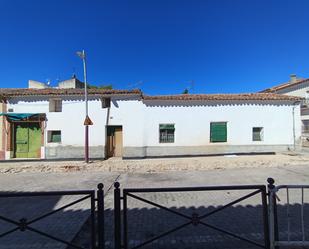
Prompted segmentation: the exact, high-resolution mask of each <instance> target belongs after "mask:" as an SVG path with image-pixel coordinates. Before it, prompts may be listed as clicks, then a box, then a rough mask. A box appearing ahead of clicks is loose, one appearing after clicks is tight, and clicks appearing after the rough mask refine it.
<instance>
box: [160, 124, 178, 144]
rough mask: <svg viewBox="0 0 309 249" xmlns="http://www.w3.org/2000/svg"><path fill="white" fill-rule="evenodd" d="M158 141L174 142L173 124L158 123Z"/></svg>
mask: <svg viewBox="0 0 309 249" xmlns="http://www.w3.org/2000/svg"><path fill="white" fill-rule="evenodd" d="M159 136H160V143H174V141H175V125H174V124H160V125H159Z"/></svg>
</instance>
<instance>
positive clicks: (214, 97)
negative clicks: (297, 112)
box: [143, 93, 302, 101]
mask: <svg viewBox="0 0 309 249" xmlns="http://www.w3.org/2000/svg"><path fill="white" fill-rule="evenodd" d="M143 98H144V100H206V101H218V100H219V101H220V100H222V101H224V100H236V101H237V100H274V101H298V100H301V99H302V98H300V97H294V96H288V95H282V94H275V93H243V94H179V95H157V96H143Z"/></svg>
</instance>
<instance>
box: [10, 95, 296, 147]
mask: <svg viewBox="0 0 309 249" xmlns="http://www.w3.org/2000/svg"><path fill="white" fill-rule="evenodd" d="M8 108H13V109H14V112H15V113H46V115H47V126H46V131H45V146H46V147H53V146H59V144H48V143H46V141H47V131H48V130H61V132H62V142H61V146H73V147H74V146H83V145H84V125H83V122H84V112H85V107H84V102H83V99H82V98H76V97H74V98H68V97H66V98H63V105H62V112H54V113H50V112H49V101H48V98H45V99H42V98H38V97H37V98H34V97H32V98H18V99H17V98H15V99H14V98H13V99H11V100H10V103H9V104H8ZM293 108H295V112H294V120H295V122H294V129H295V139H296V141H298V140H299V139H300V136H301V122H300V106H299V105H298V106H296V107H293V105H292V103H291V102H289V103H282V102H281V103H279V104H278V103H274V102H268V103H267V102H265V101H264V102H259V103H244V102H242V103H241V102H239V103H235V102H234V103H228V102H226V103H223V102H220V103H207V104H205V102H204V103H201V102H191V103H190V102H185V106H184V103H179V102H169V103H167V102H162V101H161V102H155V101H141V100H137V99H132V98H129V97H122V98H118V97H114V98H112V101H111V108H110V112H109V116H108V117H107V115H108V109H107V108H104V109H103V108H102V107H101V101H100V99H99V98H95V97H93V98H90V101H89V116H90V118H91V119H92V121H93V123H94V125H93V126H91V127H90V145H91V146H105V130H106V125H121V126H123V146H124V147H125V148H126V147H132V148H133V147H147V146H150V147H151V146H155V147H172V146H176V147H177V146H218V145H236V146H237V145H289V146H292V145H293V143H294V132H293ZM217 121H226V122H227V142H226V143H210V122H217ZM164 123H173V124H175V142H174V143H164V144H161V143H159V124H164ZM253 127H263V128H264V140H263V141H259V142H254V141H252V128H253Z"/></svg>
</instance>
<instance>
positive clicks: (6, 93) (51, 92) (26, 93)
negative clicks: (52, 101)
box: [0, 88, 142, 97]
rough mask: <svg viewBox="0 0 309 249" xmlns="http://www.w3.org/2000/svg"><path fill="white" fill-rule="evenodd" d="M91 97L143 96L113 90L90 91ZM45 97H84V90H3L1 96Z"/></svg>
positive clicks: (130, 91)
mask: <svg viewBox="0 0 309 249" xmlns="http://www.w3.org/2000/svg"><path fill="white" fill-rule="evenodd" d="M88 94H89V95H141V94H142V92H141V91H140V90H138V89H135V90H113V89H88ZM1 95H2V96H4V97H14V96H44V95H84V89H57V88H46V89H31V88H2V89H0V96H1Z"/></svg>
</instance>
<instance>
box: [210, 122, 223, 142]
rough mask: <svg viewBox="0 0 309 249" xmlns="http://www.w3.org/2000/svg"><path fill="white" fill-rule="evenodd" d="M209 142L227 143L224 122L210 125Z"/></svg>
mask: <svg viewBox="0 0 309 249" xmlns="http://www.w3.org/2000/svg"><path fill="white" fill-rule="evenodd" d="M210 141H211V142H226V141H227V125H226V122H216V123H210Z"/></svg>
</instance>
